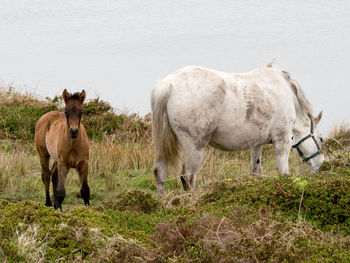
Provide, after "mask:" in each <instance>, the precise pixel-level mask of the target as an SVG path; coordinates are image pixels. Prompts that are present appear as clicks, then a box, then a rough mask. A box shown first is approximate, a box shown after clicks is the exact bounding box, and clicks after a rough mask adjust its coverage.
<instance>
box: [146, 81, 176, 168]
mask: <svg viewBox="0 0 350 263" xmlns="http://www.w3.org/2000/svg"><path fill="white" fill-rule="evenodd" d="M171 87H172V84H171V82H169V81H167V80H161V81H159V82H158V83H157V85H156V87H155V88H154V89H153V91H152V96H151V107H152V132H153V141H154V148H155V161H156V162H157V161H158V160H164V161H165V162H166V163H168V164H170V165H175V164H176V162H177V160H178V159H179V143H178V140H177V137H176V135H175V134H174V132H173V130H172V129H171V127H170V123H169V117H168V112H167V104H168V99H169V97H170V94H171Z"/></svg>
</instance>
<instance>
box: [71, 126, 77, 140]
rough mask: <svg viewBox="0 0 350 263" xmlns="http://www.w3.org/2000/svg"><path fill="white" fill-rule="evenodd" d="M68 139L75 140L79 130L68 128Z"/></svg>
mask: <svg viewBox="0 0 350 263" xmlns="http://www.w3.org/2000/svg"><path fill="white" fill-rule="evenodd" d="M69 133H70V137H71V138H72V139H75V138H77V137H78V133H79V129H78V128H70V129H69Z"/></svg>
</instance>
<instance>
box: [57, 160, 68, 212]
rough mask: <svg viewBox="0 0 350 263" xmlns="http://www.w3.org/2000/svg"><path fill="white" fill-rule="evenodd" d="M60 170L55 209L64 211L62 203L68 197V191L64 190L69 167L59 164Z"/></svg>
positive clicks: (58, 168)
mask: <svg viewBox="0 0 350 263" xmlns="http://www.w3.org/2000/svg"><path fill="white" fill-rule="evenodd" d="M57 170H58V182H57V187H56V191H55V209H58V208H59V209H60V210H61V211H62V202H63V200H64V198H65V196H66V189H65V188H64V186H65V184H66V179H67V174H68V172H69V167H68V166H66V165H65V164H64V163H61V162H58V163H57Z"/></svg>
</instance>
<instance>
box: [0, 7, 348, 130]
mask: <svg viewBox="0 0 350 263" xmlns="http://www.w3.org/2000/svg"><path fill="white" fill-rule="evenodd" d="M349 28H350V1H320V0H317V1H316V0H312V1H301V0H294V1H285V0H280V1H268V0H262V1H252V0H249V1H247V0H236V1H207V0H200V1H197V0H192V1H170V0H163V1H155V0H149V1H135V0H129V1H107V0H99V1H90V0H89V1H87V0H84V1H83V0H74V1H71V0H69V1H68V0H60V1H43V0H42V1H39V0H22V1H19V0H0V81H2V85H3V86H6V85H8V84H11V85H12V86H14V87H16V88H18V89H20V90H25V91H29V92H32V91H35V92H36V93H38V94H40V95H41V96H43V97H45V96H54V95H57V94H61V92H62V90H63V89H64V88H67V89H68V90H69V91H78V90H81V89H83V88H84V89H85V90H86V91H87V92H88V97H94V96H95V95H99V96H100V97H101V98H102V99H105V100H108V101H109V102H110V103H111V104H112V105H113V106H114V107H116V108H117V109H128V110H129V111H137V112H139V113H140V114H146V113H147V112H149V111H150V104H149V100H150V92H151V89H152V88H153V86H154V84H155V83H156V82H157V80H159V79H161V78H162V77H164V76H165V75H167V74H169V73H171V72H172V71H175V70H176V69H179V68H181V67H184V66H187V65H201V66H204V67H208V68H213V69H217V70H222V71H226V72H246V71H249V70H251V69H254V68H256V67H259V66H262V65H264V64H265V63H266V62H268V61H269V60H270V59H272V58H276V59H277V61H278V63H277V66H279V67H281V68H283V69H286V70H288V71H289V72H290V73H291V75H292V77H293V78H294V79H296V80H297V81H298V82H299V84H300V85H301V87H302V88H303V90H304V91H305V93H306V95H307V97H308V98H309V100H310V101H311V103H312V104H313V106H314V109H315V113H318V111H319V110H324V119H323V121H322V130H323V131H325V132H326V131H328V130H329V128H330V127H331V126H332V125H333V124H334V123H338V122H340V121H342V120H345V121H347V122H350V89H349V73H350V34H349Z"/></svg>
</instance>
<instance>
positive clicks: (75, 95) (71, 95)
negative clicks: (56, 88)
mask: <svg viewBox="0 0 350 263" xmlns="http://www.w3.org/2000/svg"><path fill="white" fill-rule="evenodd" d="M69 95H70V98H71V99H74V100H78V99H80V92H76V93H74V94H69Z"/></svg>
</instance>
